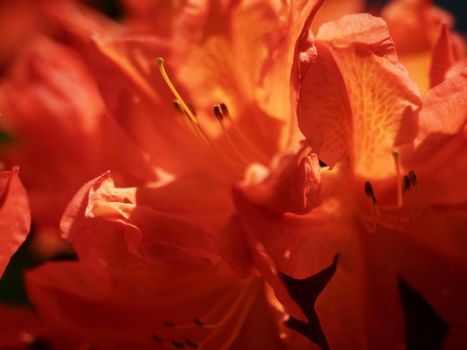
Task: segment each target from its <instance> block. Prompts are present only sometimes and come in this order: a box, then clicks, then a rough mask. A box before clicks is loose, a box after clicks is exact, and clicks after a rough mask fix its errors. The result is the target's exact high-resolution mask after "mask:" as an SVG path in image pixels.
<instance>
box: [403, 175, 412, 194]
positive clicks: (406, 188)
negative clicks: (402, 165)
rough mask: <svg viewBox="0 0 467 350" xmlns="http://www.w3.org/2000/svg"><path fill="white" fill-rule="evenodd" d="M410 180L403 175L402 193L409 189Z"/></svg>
mask: <svg viewBox="0 0 467 350" xmlns="http://www.w3.org/2000/svg"><path fill="white" fill-rule="evenodd" d="M410 186H411V181H410V178H409V176H408V175H405V176H404V180H403V181H402V193H405V192H407V191H408V190H409V189H410Z"/></svg>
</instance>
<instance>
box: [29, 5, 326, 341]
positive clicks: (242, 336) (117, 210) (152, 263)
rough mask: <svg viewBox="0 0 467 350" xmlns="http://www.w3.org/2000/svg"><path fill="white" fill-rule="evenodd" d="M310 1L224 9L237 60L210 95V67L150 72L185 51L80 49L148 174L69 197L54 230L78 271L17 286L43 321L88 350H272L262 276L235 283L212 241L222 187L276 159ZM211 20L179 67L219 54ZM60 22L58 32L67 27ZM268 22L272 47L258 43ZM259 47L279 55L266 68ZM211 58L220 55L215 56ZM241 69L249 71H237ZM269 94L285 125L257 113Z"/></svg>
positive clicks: (112, 46)
mask: <svg viewBox="0 0 467 350" xmlns="http://www.w3.org/2000/svg"><path fill="white" fill-rule="evenodd" d="M312 5H314V4H306V3H305V2H303V3H300V4H297V6H299V8H298V9H295V8H293V9H292V10H290V12H289V10H288V9H287V8H282V10H283V11H286V12H285V13H283V12H282V10H281V11H279V9H277V8H275V7H273V6H271V4H270V3H269V2H258V3H256V4H252V5H249V4H247V3H244V4H242V5H241V6H238V7H235V6H231V7H229V6H226V7H225V8H222V11H223V12H222V13H223V14H225V15H226V16H227V17H228V18H230V19H231V20H232V23H233V25H234V27H235V28H236V31H237V35H238V39H236V42H235V45H234V51H235V53H236V54H238V57H237V59H238V60H239V61H232V60H230V62H229V63H230V64H231V66H229V69H235V71H238V72H239V74H240V75H239V76H235V75H233V74H232V75H229V79H230V80H231V81H227V80H226V79H224V80H219V82H220V83H219V85H217V86H216V85H212V82H213V81H212V77H214V76H215V74H216V73H217V71H212V72H211V71H209V70H208V68H210V67H211V68H212V69H214V68H215V69H218V67H216V66H213V65H212V64H213V62H209V61H204V62H200V64H201V63H202V64H203V65H201V66H199V71H200V72H206V74H207V75H206V76H205V77H204V78H202V77H198V78H197V80H196V81H193V82H190V81H189V80H190V79H188V76H186V75H184V71H183V72H179V70H178V69H175V70H174V69H173V68H172V67H174V66H172V65H169V66H168V67H170V68H168V69H167V70H166V67H165V66H164V64H163V61H162V60H159V66H157V65H156V60H155V58H156V57H158V56H165V57H168V61H170V62H174V64H176V63H177V62H178V61H179V60H181V59H182V57H183V56H184V55H186V54H187V52H186V51H185V50H186V48H185V47H183V46H181V45H175V44H173V43H172V44H170V45H168V44H167V42H166V41H161V40H159V39H155V38H141V37H131V36H130V37H129V38H121V39H108V38H106V37H105V36H104V35H101V36H98V37H97V38H95V40H94V47H87V48H86V50H83V55H85V57H88V58H91V57H92V60H91V59H89V63H90V65H91V66H93V69H94V74H95V76H96V77H97V79H98V84H99V87H100V91H101V92H102V95H103V96H104V98H105V101H106V104H107V108H108V110H109V112H110V113H111V115H112V116H114V117H115V118H116V120H118V121H119V122H120V123H121V124H122V125H124V126H125V129H126V130H128V132H129V134H130V135H131V136H132V137H133V140H135V141H136V142H137V143H138V144H139V145H140V146H143V147H144V148H145V149H146V150H147V151H148V153H149V155H150V157H151V161H152V162H153V163H152V164H153V165H154V168H155V172H156V174H157V176H158V178H157V179H156V181H155V182H148V183H146V184H145V185H141V186H139V187H136V188H134V187H132V188H122V187H117V186H115V185H114V182H113V180H112V178H111V177H110V175H109V174H108V173H107V174H104V175H102V176H101V177H99V178H97V179H95V180H93V181H91V182H90V183H88V184H87V185H86V186H84V187H83V188H82V190H81V191H80V192H79V193H78V194H77V195H76V196H75V198H74V199H73V200H72V202H71V203H70V205H69V206H68V210H67V211H66V213H65V215H64V217H63V220H62V233H63V235H64V237H65V238H66V239H67V240H69V241H70V242H71V243H72V245H73V247H74V249H75V250H76V252H77V254H78V257H79V262H66V263H63V262H61V263H49V264H47V265H44V266H42V267H40V268H39V269H37V270H35V271H32V272H30V273H28V276H27V282H28V290H29V293H30V296H31V299H32V301H33V303H34V305H35V306H36V308H37V309H38V310H39V312H40V314H41V315H42V316H43V317H44V318H45V319H47V320H48V321H49V322H51V323H52V324H53V325H55V326H56V327H58V328H60V329H62V330H64V331H65V332H67V333H71V334H73V335H74V336H76V337H79V338H81V339H84V340H85V341H88V342H89V343H91V344H97V345H98V346H112V345H115V344H119V345H122V346H127V347H133V348H134V347H138V348H144V347H145V346H147V347H154V346H156V347H159V346H160V347H164V346H172V347H182V346H185V347H195V346H197V345H200V346H201V347H202V348H206V349H221V348H234V349H235V348H238V349H242V348H251V347H253V348H264V349H274V348H283V346H284V344H283V342H282V341H281V340H280V338H279V332H278V330H277V324H278V314H276V313H274V312H273V311H272V310H271V307H270V305H269V304H268V301H267V299H266V293H265V288H264V282H263V280H262V278H260V277H258V276H257V275H256V274H252V275H246V276H245V275H244V276H241V278H240V277H239V276H237V275H236V274H234V273H233V272H232V271H231V270H230V269H229V268H228V267H227V266H226V265H225V263H224V262H223V261H222V260H221V259H220V256H219V252H218V249H217V247H216V245H217V242H218V240H219V237H220V236H222V232H223V230H224V226H225V224H226V223H227V222H228V221H229V219H230V216H231V214H232V212H233V210H234V208H233V204H232V203H231V200H230V188H231V186H232V184H233V183H235V182H236V181H238V180H239V179H240V178H241V176H242V174H243V171H244V169H245V168H246V166H247V164H248V163H250V162H253V161H256V160H259V161H263V162H264V163H266V162H267V161H268V160H269V158H270V157H271V156H272V154H274V152H275V151H276V150H278V149H280V147H281V145H280V144H281V142H280V141H281V140H280V136H281V134H283V135H284V136H287V134H288V133H289V132H290V131H289V128H290V125H289V123H291V119H292V117H291V115H290V113H291V103H290V94H291V89H290V71H291V66H290V59H291V57H292V56H293V54H294V50H293V49H294V39H295V37H296V36H297V35H298V32H299V30H300V29H301V26H302V25H303V22H304V20H305V19H306V15H305V14H306V13H309V12H310V11H312V10H313V11H315V9H314V7H313V6H312ZM299 10H301V11H303V12H300V11H299ZM198 15H199V13H198ZM205 15H206V14H205ZM219 15H220V14H219V13H210V14H208V18H210V19H212V20H213V21H214V22H215V23H209V25H208V26H205V27H204V28H205V29H206V36H207V38H206V39H207V40H206V41H205V40H202V39H201V38H199V37H198V38H197V39H196V40H193V41H191V39H190V41H191V42H192V45H193V46H192V47H191V49H192V50H191V53H192V54H193V56H192V63H190V64H195V63H196V62H198V55H200V54H201V53H202V52H205V54H206V55H209V53H210V51H209V50H210V48H211V45H214V44H216V43H219V44H220V45H228V46H230V44H229V38H230V36H229V35H230V34H229V32H228V26H225V25H223V24H222V23H221V22H220V21H219V18H218V16H219ZM182 16H188V17H189V14H185V13H182ZM209 16H213V17H209ZM201 17H202V16H201ZM198 18H199V17H196V16H195V18H194V19H198ZM202 18H204V17H202ZM189 19H190V18H185V19H184V20H186V21H187V22H186V23H187V24H186V27H185V29H184V30H182V29H180V35H181V36H176V38H175V39H173V40H174V41H178V42H180V43H182V42H184V41H183V40H185V39H186V40H188V38H190V37H191V36H192V35H196V33H194V31H191V32H190V31H187V30H186V29H187V28H191V27H188V24H189V23H192V22H190V21H189ZM191 19H193V18H191ZM251 19H255V20H258V21H261V24H263V23H264V24H265V27H264V32H261V33H252V35H250V33H249V32H248V31H245V29H246V27H245V23H246V22H247V21H248V20H251ZM284 19H287V20H289V21H290V22H283V21H284ZM292 20H293V21H292ZM61 21H62V24H63V25H64V29H66V28H67V26H66V25H65V24H66V23H71V22H73V21H72V20H71V21H70V20H69V18H66V17H65V18H62V19H61ZM73 23H74V24H73V27H72V29H73V30H68V31H67V33H68V35H70V36H71V40H70V42H72V43H74V44H76V43H78V45H80V48H83V46H81V45H83V41H82V40H80V38H82V36H81V34H82V33H83V31H82V30H81V28H77V27H75V24H76V23H75V22H73ZM214 24H216V25H219V27H215V26H214V27H211V25H214ZM275 25H278V26H279V29H280V33H281V39H284V40H282V41H280V40H277V39H275V38H273V37H272V36H271V37H270V38H268V37H267V34H268V32H269V31H270V30H271V28H273V27H274V26H275ZM259 28H261V26H259ZM68 29H70V28H68ZM219 31H220V32H219ZM219 33H221V34H220V35H219ZM253 34H254V35H253ZM183 35H185V37H184V36H183ZM235 37H237V36H235ZM242 38H243V39H244V40H241V39H242ZM76 39H77V40H76ZM265 39H268V40H266V42H264V40H265ZM216 45H217V44H216ZM245 45H246V46H245ZM255 46H261V48H258V50H259V51H258V52H259V53H260V54H259V55H258V56H257V57H251V55H250V54H249V53H248V51H245V50H248V49H249V48H255ZM264 50H268V52H271V53H274V55H277V57H278V58H277V61H271V60H270V57H268V55H266V54H265V53H263V51H264ZM216 53H218V54H219V55H220V57H219V59H223V57H224V54H225V52H222V51H216ZM206 57H208V56H206ZM216 59H217V58H216ZM242 62H245V63H247V64H252V66H251V67H247V68H248V69H245V71H241V68H242V64H243V63H242ZM188 63H189V62H188V61H187V65H184V67H185V68H188V67H190V65H189V64H188ZM261 67H263V68H261ZM250 68H251V70H250ZM173 72H175V73H177V74H176V76H174V75H173V74H172V73H173ZM182 78H183V79H182ZM217 79H222V76H221V75H219V76H218V78H217ZM276 79H277V80H276ZM280 79H282V82H281V83H280V84H276V87H277V91H271V92H270V91H268V89H267V85H266V84H268V83H269V82H276V81H280ZM173 81H175V85H176V87H173V86H172V84H173ZM199 89H202V90H199ZM244 89H245V90H244ZM179 90H180V91H181V92H182V96H183V97H181V96H178V95H177V94H178V91H179ZM198 91H200V93H196V92H198ZM201 92H202V93H201ZM250 93H251V95H250ZM174 95H175V97H176V99H177V100H176V103H175V108H174V103H173V98H174ZM273 96H277V97H273ZM221 98H222V99H221ZM224 98H225V99H224ZM274 98H277V99H278V100H277V102H276V105H277V106H280V110H282V111H284V113H285V114H284V115H281V114H280V113H279V112H280V111H279V110H277V109H276V110H274V109H273V108H272V106H269V107H268V104H267V103H266V101H271V100H272V99H274ZM279 99H280V100H281V101H283V105H281V103H279V102H280V101H279ZM185 100H188V101H190V102H192V103H193V105H194V106H195V109H196V112H193V111H192V109H190V108H189V107H188V106H187V105H186V104H185ZM213 105H214V107H213ZM279 119H282V120H283V121H280V120H279ZM184 123H188V125H186V124H184ZM263 125H267V127H264V126H263ZM282 143H283V142H282ZM304 153H306V152H304ZM304 159H305V160H304V163H303V164H304V167H305V168H306V169H308V167H309V165H310V164H312V165H313V166H315V165H316V162H317V159H316V158H307V155H306V154H305V158H304ZM297 176H298V177H300V175H297ZM305 177H306V179H307V180H312V179H313V176H307V175H306V176H305ZM312 187H313V189H314V188H315V186H312ZM284 190H285V189H284ZM291 200H293V198H292V199H291ZM297 205H298V206H300V205H299V204H297ZM310 205H313V204H310ZM59 281H60V282H59ZM128 320H131V322H129V321H128ZM253 330H254V337H252V336H251V332H252V331H253Z"/></svg>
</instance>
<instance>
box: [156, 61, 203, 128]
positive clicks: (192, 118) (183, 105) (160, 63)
mask: <svg viewBox="0 0 467 350" xmlns="http://www.w3.org/2000/svg"><path fill="white" fill-rule="evenodd" d="M156 62H157V65H158V66H159V71H160V72H161V75H162V78H163V79H164V81H165V83H166V84H167V86H168V87H169V89H170V91H171V92H172V94H173V95H174V96H175V98H176V100H177V102H178V103H179V104H180V107H181V109H182V110H183V111H184V112H185V113H186V115H187V116H188V118H189V119H190V121H191V122H192V123H193V124H196V125H197V124H198V119H196V117H195V116H194V114H193V113H192V112H191V109H190V108H189V107H188V106H187V104H186V103H185V101H183V99H182V97H181V96H180V94H179V93H178V91H177V89H176V88H175V86H174V84H173V83H172V81H171V80H170V78H169V75H168V74H167V71H166V70H165V67H164V59H163V58H162V57H159V58H158V59H157V60H156Z"/></svg>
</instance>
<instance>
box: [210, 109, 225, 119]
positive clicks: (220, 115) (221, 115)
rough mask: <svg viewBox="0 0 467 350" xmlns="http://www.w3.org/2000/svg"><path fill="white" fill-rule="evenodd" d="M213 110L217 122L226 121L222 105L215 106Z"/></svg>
mask: <svg viewBox="0 0 467 350" xmlns="http://www.w3.org/2000/svg"><path fill="white" fill-rule="evenodd" d="M213 110H214V115H215V116H216V118H217V120H219V121H222V119H224V112H223V111H222V107H221V106H220V105H214V107H213Z"/></svg>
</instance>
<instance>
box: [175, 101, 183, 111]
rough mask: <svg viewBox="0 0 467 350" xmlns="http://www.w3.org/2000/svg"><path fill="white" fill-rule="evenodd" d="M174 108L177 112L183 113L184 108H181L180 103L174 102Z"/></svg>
mask: <svg viewBox="0 0 467 350" xmlns="http://www.w3.org/2000/svg"><path fill="white" fill-rule="evenodd" d="M174 107H175V109H176V110H177V112H180V113H183V109H182V106H180V102H178V100H174Z"/></svg>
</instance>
